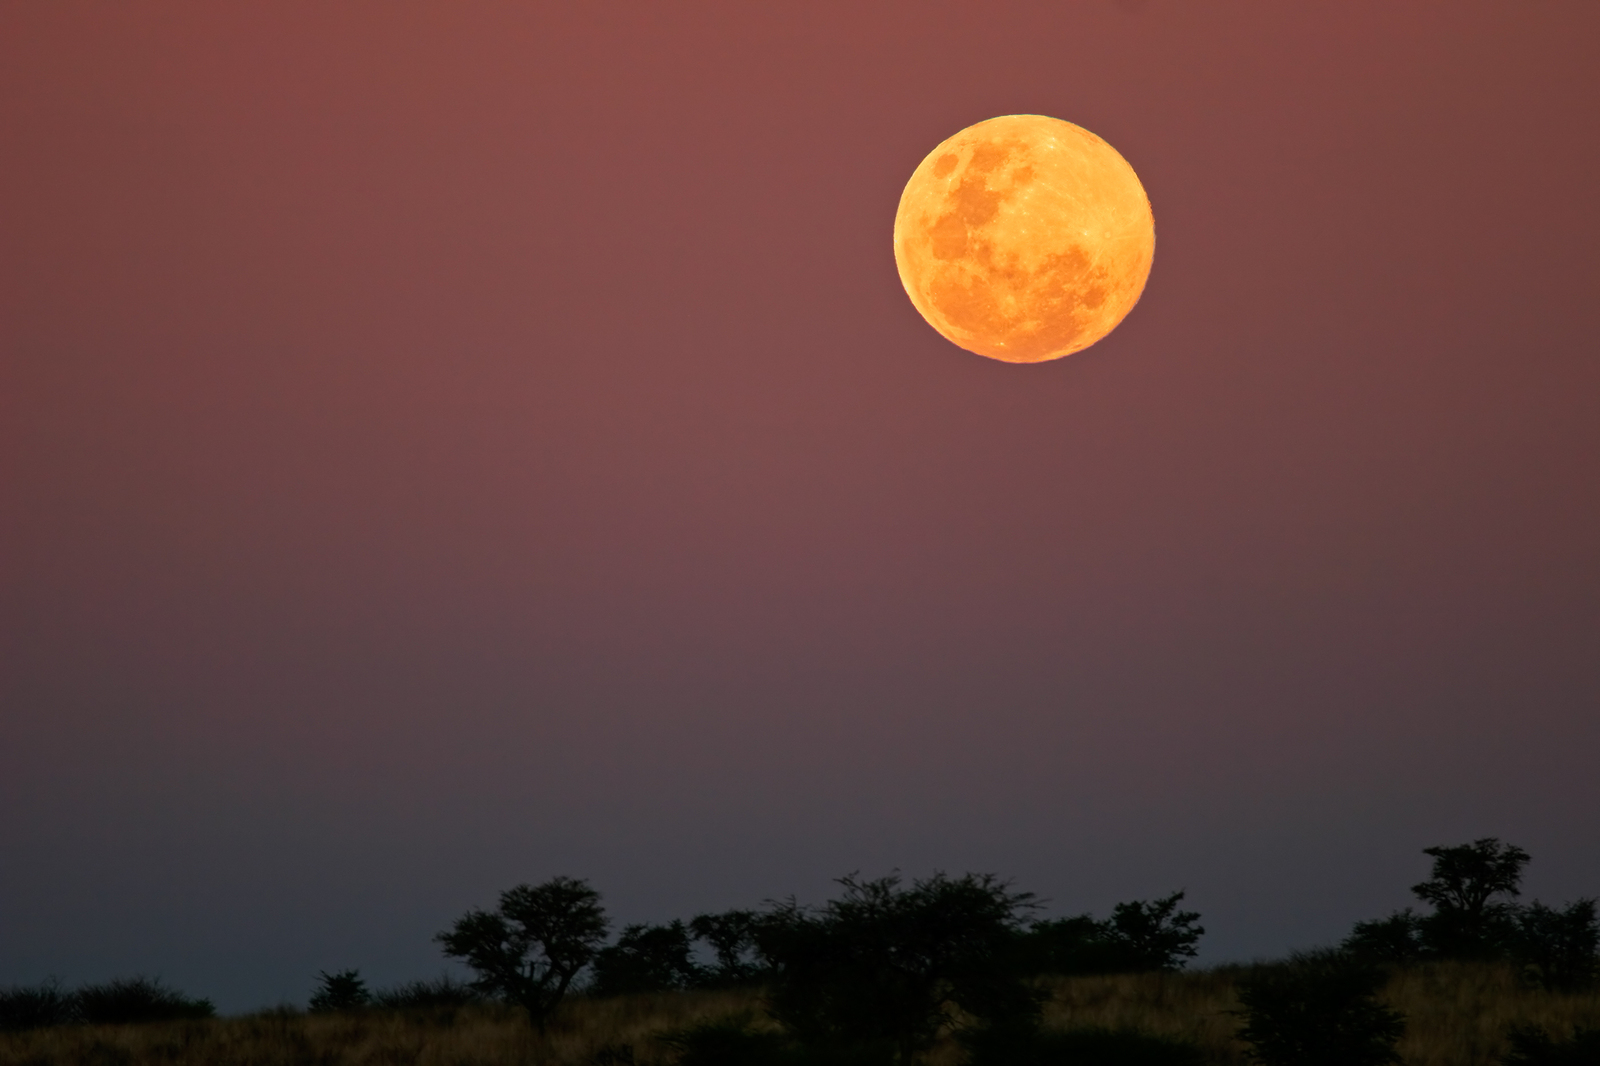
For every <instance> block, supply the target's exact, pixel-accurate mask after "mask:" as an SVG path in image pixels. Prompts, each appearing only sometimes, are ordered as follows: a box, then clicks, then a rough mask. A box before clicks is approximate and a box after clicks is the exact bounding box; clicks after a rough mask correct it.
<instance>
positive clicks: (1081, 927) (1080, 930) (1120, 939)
mask: <svg viewBox="0 0 1600 1066" xmlns="http://www.w3.org/2000/svg"><path fill="white" fill-rule="evenodd" d="M1182 900H1183V893H1182V892H1174V893H1172V894H1171V895H1170V896H1165V897H1163V898H1161V899H1158V900H1151V901H1145V900H1133V901H1132V902H1129V903H1119V904H1117V905H1116V906H1115V907H1114V908H1112V911H1111V917H1110V918H1108V919H1106V920H1105V921H1103V922H1102V921H1097V920H1095V919H1094V918H1093V917H1092V916H1090V915H1087V914H1081V915H1078V916H1077V917H1075V918H1055V919H1051V920H1049V921H1043V922H1035V923H1034V924H1033V925H1032V926H1031V927H1030V928H1029V929H1028V931H1027V932H1026V933H1024V934H1022V936H1021V939H1020V941H1019V943H1018V946H1017V952H1018V965H1019V966H1021V967H1022V968H1023V969H1024V970H1025V971H1026V972H1028V973H1033V974H1041V973H1051V974H1064V975H1074V974H1097V973H1144V972H1148V971H1153V970H1167V971H1171V970H1179V969H1182V968H1183V966H1184V964H1185V963H1187V962H1188V960H1189V959H1192V958H1194V956H1195V955H1196V954H1198V951H1197V949H1196V947H1195V945H1196V944H1197V943H1198V942H1199V940H1200V938H1201V936H1203V935H1204V934H1205V928H1204V927H1203V926H1201V925H1199V924H1197V923H1198V922H1199V919H1200V915H1199V914H1198V913H1196V912H1195V911H1180V910H1178V904H1179V903H1180V902H1181V901H1182Z"/></svg>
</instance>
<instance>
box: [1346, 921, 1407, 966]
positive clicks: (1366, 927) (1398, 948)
mask: <svg viewBox="0 0 1600 1066" xmlns="http://www.w3.org/2000/svg"><path fill="white" fill-rule="evenodd" d="M1340 947H1341V948H1343V949H1344V950H1345V951H1346V952H1348V953H1350V954H1351V955H1355V956H1358V957H1360V958H1363V959H1366V960H1368V961H1370V962H1382V963H1391V964H1394V965H1405V964H1407V963H1412V962H1416V961H1418V960H1419V959H1421V958H1422V957H1423V954H1424V950H1423V946H1422V919H1421V918H1420V917H1418V916H1417V914H1416V913H1415V912H1414V911H1412V909H1411V908H1410V907H1407V908H1406V909H1405V910H1403V911H1396V912H1395V913H1394V914H1391V915H1390V916H1389V917H1387V918H1380V919H1378V920H1376V921H1371V922H1357V923H1356V925H1355V929H1353V930H1352V931H1351V933H1350V935H1349V936H1347V937H1345V939H1344V943H1343V944H1341V945H1340Z"/></svg>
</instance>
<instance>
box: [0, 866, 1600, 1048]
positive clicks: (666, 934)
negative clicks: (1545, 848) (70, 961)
mask: <svg viewBox="0 0 1600 1066" xmlns="http://www.w3.org/2000/svg"><path fill="white" fill-rule="evenodd" d="M1426 854H1427V855H1428V856H1429V857H1430V858H1431V859H1432V861H1433V869H1432V876H1431V877H1430V878H1429V879H1428V880H1426V881H1423V882H1422V883H1420V884H1418V885H1416V886H1414V888H1413V892H1414V893H1415V895H1416V896H1417V898H1418V900H1419V901H1420V903H1421V904H1423V906H1424V908H1425V910H1423V911H1422V912H1421V913H1419V912H1418V911H1417V910H1414V909H1407V910H1404V911H1401V912H1398V913H1396V914H1394V915H1391V916H1390V917H1388V918H1385V919H1380V920H1377V921H1369V922H1361V923H1357V925H1356V927H1355V928H1354V930H1353V931H1352V932H1351V935H1350V936H1349V937H1348V938H1346V940H1345V941H1344V942H1343V944H1342V945H1341V946H1340V947H1339V948H1337V949H1332V950H1325V951H1318V952H1309V953H1302V954H1298V955H1295V956H1291V957H1290V959H1289V960H1287V961H1285V962H1283V963H1277V964H1267V965H1258V966H1253V967H1222V968H1218V969H1212V970H1208V971H1202V972H1199V973H1186V972H1184V970H1185V967H1186V966H1187V965H1188V963H1189V962H1190V960H1192V959H1193V958H1194V957H1195V956H1196V950H1197V943H1198V941H1199V939H1200V937H1201V936H1202V934H1203V933H1204V929H1203V928H1202V926H1201V925H1200V916H1199V914H1197V913H1195V912H1193V911H1186V910H1183V909H1181V905H1182V902H1183V900H1184V895H1183V893H1182V892H1174V893H1171V894H1169V895H1167V896H1164V897H1161V898H1158V899H1154V900H1134V901H1130V902H1124V903H1119V904H1117V905H1116V906H1115V907H1114V908H1112V910H1111V912H1110V914H1109V915H1108V916H1107V917H1105V918H1103V919H1102V918H1096V917H1094V916H1093V915H1088V914H1083V915H1077V916H1074V917H1065V918H1054V919H1045V920H1036V919H1035V918H1034V914H1035V911H1036V906H1037V901H1036V900H1035V898H1034V897H1033V896H1032V894H1030V893H1027V892H1021V891H1017V890H1015V889H1014V888H1013V887H1012V886H1011V884H1010V883H1009V882H1006V881H1003V880H1001V879H999V878H997V877H995V876H993V875H985V874H968V875H965V876H963V877H959V878H955V877H947V876H945V875H942V874H941V875H935V876H933V877H930V878H928V879H926V880H920V881H912V882H911V883H909V884H906V883H904V882H902V881H901V880H900V878H898V877H894V876H891V877H885V878H879V879H876V880H871V879H863V878H859V877H855V876H852V877H846V878H843V879H841V880H840V882H839V887H840V891H839V892H838V893H837V894H836V896H835V898H833V899H830V900H826V901H824V902H823V903H821V904H819V905H816V906H802V905H800V904H799V903H798V902H797V901H795V900H793V899H789V900H786V901H778V902H768V903H767V904H766V905H765V906H764V907H762V908H761V909H756V910H730V911H725V912H722V913H720V914H702V915H698V916H696V917H695V918H693V919H692V920H690V921H688V922H684V921H681V920H675V921H668V922H665V923H660V924H632V925H627V926H625V927H623V929H622V930H621V932H620V934H618V935H617V936H616V937H615V938H614V939H613V940H612V941H611V942H610V943H609V944H608V943H607V938H606V930H607V928H608V921H607V918H606V914H605V911H604V909H603V908H602V906H601V900H600V896H599V894H598V893H597V892H595V891H594V890H593V889H592V888H591V887H590V886H589V885H588V884H586V883H585V882H583V881H579V880H575V879H572V878H555V879H554V880H551V881H547V882H545V883H543V884H540V885H519V886H517V887H515V888H513V889H511V890H509V891H507V892H505V893H502V894H501V896H500V898H499V901H498V905H497V907H496V908H495V909H494V910H492V911H484V910H473V911H470V912H468V913H467V914H466V915H464V916H463V917H462V918H460V919H459V920H457V921H456V922H455V923H454V925H453V926H452V927H451V928H450V930H449V931H447V932H445V933H441V934H440V935H439V936H438V938H437V939H438V941H439V943H440V944H441V946H442V947H443V949H444V952H445V954H446V956H447V957H450V958H455V959H460V960H461V961H463V962H464V963H466V964H467V966H468V967H470V968H471V969H472V971H473V972H474V978H475V979H474V980H473V981H472V982H471V983H465V982H462V981H459V980H457V979H455V978H452V977H449V976H445V977H440V978H438V979H436V980H431V981H415V982H411V983H409V984H403V985H399V986H396V987H392V988H388V989H383V990H376V991H374V990H372V989H369V987H368V985H367V982H366V981H365V980H363V979H362V976H361V974H360V972H359V971H358V970H354V969H349V970H340V971H336V972H326V971H325V972H322V973H320V974H319V975H318V982H317V985H316V987H315V989H314V992H313V995H312V996H311V1003H310V1011H309V1013H308V1014H304V1015H302V1014H300V1013H298V1012H296V1011H294V1010H293V1009H291V1008H283V1009H278V1010H275V1011H272V1012H268V1013H264V1014H260V1015H256V1016H253V1017H249V1018H243V1019H235V1020H231V1021H226V1022H223V1021H213V1020H211V1019H212V1015H213V1014H214V1012H213V1010H212V1008H211V1005H210V1003H209V1002H207V1001H205V1000H198V999H191V998H189V997H187V996H184V995H183V994H181V993H179V992H176V991H174V990H172V989H170V988H167V987H165V986H163V985H161V984H160V983H159V982H157V981H153V980H149V979H145V978H135V979H132V980H124V981H112V982H108V983H105V984H100V985H90V986H85V987H82V988H78V989H76V990H72V991H68V990H67V989H65V988H64V987H63V986H61V985H60V984H59V983H58V982H53V981H52V982H46V983H44V984H40V985H37V986H31V987H26V988H11V989H7V990H0V1032H5V1033H8V1034H10V1035H8V1036H5V1037H4V1038H3V1039H0V1066H22V1064H24V1063H26V1064H28V1066H53V1064H57V1063H59V1064H61V1066H66V1064H69V1063H74V1064H75V1063H80V1062H96V1063H102V1062H103V1063H113V1062H114V1063H119V1064H126V1066H144V1064H145V1063H150V1064H154V1063H162V1064H164V1066H189V1064H194V1066H200V1064H205V1066H209V1064H210V1063H213V1062H232V1061H238V1062H249V1063H252V1064H254V1066H271V1064H276V1063H283V1064H285V1066H288V1064H290V1063H296V1064H297V1063H301V1062H320V1063H327V1064H329V1066H335V1064H343V1063H349V1064H351V1066H354V1064H356V1063H362V1064H366V1063H373V1062H396V1061H406V1062H417V1061H463V1062H465V1061H471V1062H474V1063H479V1064H482V1066H500V1064H504V1066H511V1064H512V1063H524V1062H527V1061H541V1062H547V1063H550V1064H552V1066H723V1064H727V1066H911V1064H912V1063H917V1064H922V1066H961V1064H968V1066H1002V1064H1004V1066H1046V1064H1059V1066H1073V1064H1075V1066H1093V1064H1094V1063H1113V1062H1115V1063H1122V1064H1137V1063H1150V1064H1162V1063H1165V1064H1172V1066H1182V1064H1198V1063H1200V1062H1208V1063H1215V1064H1218V1066H1223V1064H1227V1066H1242V1064H1243V1063H1244V1062H1246V1061H1253V1062H1255V1063H1258V1064H1260V1066H1274V1064H1278V1063H1285V1064H1287V1063H1294V1064H1296V1066H1319V1064H1322V1063H1328V1064H1332V1063H1339V1064H1341V1066H1362V1064H1370V1066H1378V1064H1386V1063H1392V1062H1396V1061H1403V1062H1405V1063H1406V1066H1494V1064H1496V1063H1500V1064H1502V1066H1543V1064H1552V1063H1553V1064H1571V1063H1577V1062H1582V1063H1586V1064H1589V1066H1597V1064H1600V1058H1597V1057H1596V1044H1597V1043H1600V1035H1596V1034H1597V1032H1600V1030H1597V1029H1596V1028H1594V1027H1595V1026H1597V1025H1600V989H1596V978H1597V976H1600V974H1597V970H1600V926H1597V920H1596V902H1595V900H1594V899H1591V898H1584V899H1579V900H1577V901H1576V902H1571V903H1566V904H1563V905H1562V906H1561V907H1553V906H1548V905H1546V904H1543V903H1540V902H1538V901H1534V902H1531V903H1526V904H1524V903H1522V902H1520V900H1519V895H1520V888H1521V883H1520V882H1521V875H1522V871H1523V869H1524V867H1525V866H1526V864H1527V863H1528V861H1529V860H1528V856H1527V853H1526V852H1523V851H1522V850H1521V849H1519V848H1516V847H1514V846H1512V845H1508V844H1503V843H1501V842H1500V841H1498V840H1496V839H1494V838H1484V839H1481V840H1477V841H1474V842H1472V843H1470V844H1464V845H1458V846H1453V847H1436V848H1429V849H1427V850H1426ZM529 1022H531V1023H532V1025H531V1026H530V1025H529V1024H528V1023H529ZM1586 1027H1588V1028H1586ZM141 1034H143V1035H141ZM1553 1034H1571V1035H1570V1036H1559V1035H1553ZM425 1049H432V1050H426V1051H425ZM419 1056H421V1058H420V1059H419Z"/></svg>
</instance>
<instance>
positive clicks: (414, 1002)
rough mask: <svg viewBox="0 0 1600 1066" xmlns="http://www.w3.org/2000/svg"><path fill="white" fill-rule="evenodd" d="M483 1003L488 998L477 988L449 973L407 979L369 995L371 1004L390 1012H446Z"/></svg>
mask: <svg viewBox="0 0 1600 1066" xmlns="http://www.w3.org/2000/svg"><path fill="white" fill-rule="evenodd" d="M484 1002H487V997H485V996H484V994H483V993H482V992H480V991H479V990H478V989H477V988H474V987H473V986H472V985H470V984H467V983H465V982H463V981H457V980H455V979H454V978H452V977H448V976H446V977H436V978H434V979H433V980H432V981H407V982H406V983H405V984H402V985H396V986H394V987H393V988H385V989H381V990H379V991H377V992H374V993H373V995H372V1005H373V1007H375V1008H377V1009H378V1010H392V1011H413V1012H416V1011H423V1012H449V1011H453V1010H458V1009H460V1008H462V1007H471V1006H474V1005H477V1004H480V1003H484Z"/></svg>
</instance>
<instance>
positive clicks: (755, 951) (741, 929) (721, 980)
mask: <svg viewBox="0 0 1600 1066" xmlns="http://www.w3.org/2000/svg"><path fill="white" fill-rule="evenodd" d="M759 918H760V916H759V915H758V914H757V913H756V912H755V911H746V910H731V911H723V912H722V913H721V914H700V915H696V916H695V918H694V920H693V921H691V922H690V923H689V932H690V933H692V934H693V935H694V938H695V939H696V940H700V941H703V942H705V943H706V944H708V945H710V947H711V950H712V953H713V955H714V956H715V958H716V964H715V965H714V966H712V967H710V968H702V970H701V983H702V984H704V985H706V986H708V987H713V988H732V987H735V986H738V985H743V984H748V983H750V982H751V981H758V980H761V979H762V978H764V977H766V976H767V973H768V967H767V965H766V962H765V960H763V959H762V957H761V953H760V950H759V948H758V947H757V946H756V923H757V922H758V921H759Z"/></svg>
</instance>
